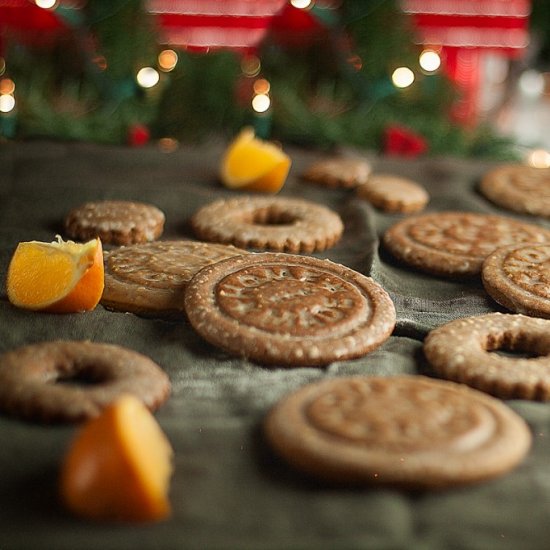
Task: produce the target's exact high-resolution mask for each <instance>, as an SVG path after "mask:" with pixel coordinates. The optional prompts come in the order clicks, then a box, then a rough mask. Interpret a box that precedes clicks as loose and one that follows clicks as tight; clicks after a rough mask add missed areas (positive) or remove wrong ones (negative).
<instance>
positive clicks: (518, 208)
mask: <svg viewBox="0 0 550 550" xmlns="http://www.w3.org/2000/svg"><path fill="white" fill-rule="evenodd" d="M480 191H481V192H482V194H483V195H485V196H486V197H487V198H488V199H489V200H490V201H492V202H493V203H495V204H497V205H498V206H501V207H502V208H506V209H507V210H512V211H513V212H519V213H521V214H531V215H534V216H543V217H546V218H548V217H550V168H535V167H534V166H527V165H524V164H507V165H503V166H498V167H497V168H494V169H492V170H490V171H489V172H487V173H486V174H485V175H484V176H483V178H482V180H481V183H480Z"/></svg>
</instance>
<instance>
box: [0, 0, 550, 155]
mask: <svg viewBox="0 0 550 550" xmlns="http://www.w3.org/2000/svg"><path fill="white" fill-rule="evenodd" d="M549 50H550V2H547V1H544V0H347V1H346V0H0V140H3V141H7V140H16V141H17V140H30V139H45V138H46V139H55V140H65V141H67V140H73V141H74V140H77V141H88V142H96V143H111V144H125V145H129V146H132V147H140V146H145V145H149V146H151V145H155V146H158V147H159V148H161V149H162V150H163V151H166V152H170V151H172V150H175V149H176V148H177V147H178V146H179V145H180V144H182V143H197V142H200V141H202V140H205V139H207V138H209V137H211V136H212V135H216V136H227V137H229V136H232V135H234V134H235V133H236V132H237V131H238V129H240V128H241V127H242V126H244V125H252V126H254V128H255V130H256V133H257V134H258V135H259V136H261V137H264V138H269V139H274V140H281V141H285V142H288V143H295V144H298V145H300V146H304V147H315V148H323V149H330V148H335V147H342V146H351V147H360V148H366V149H369V150H373V151H376V152H379V153H381V154H387V155H400V156H404V157H415V156H419V155H447V154H448V155H457V156H462V157H470V158H471V157H480V158H495V159H497V158H498V159H507V158H509V159H512V158H518V157H523V158H527V159H528V160H530V161H531V162H532V163H534V164H536V165H550V160H549V157H550V153H548V151H549V150H550V132H549V131H547V128H549V127H550V56H549Z"/></svg>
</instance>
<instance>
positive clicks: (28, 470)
mask: <svg viewBox="0 0 550 550" xmlns="http://www.w3.org/2000/svg"><path fill="white" fill-rule="evenodd" d="M223 147H224V144H223V143H221V142H213V143H208V144H204V145H201V146H197V147H192V148H191V147H181V148H180V149H179V150H177V151H176V152H174V153H171V154H166V153H163V152H161V151H160V150H158V149H157V148H156V147H155V146H153V145H151V146H149V147H146V148H143V149H129V148H122V147H105V146H101V145H89V144H63V143H47V142H29V143H22V144H7V145H4V146H2V148H1V149H0V280H1V281H2V284H4V281H5V276H6V270H7V266H8V263H9V259H10V257H11V254H12V253H13V250H14V249H15V246H16V245H17V243H18V242H20V241H26V240H39V241H50V240H54V238H55V235H56V234H57V233H60V234H62V233H63V229H62V221H63V218H64V217H65V215H66V214H67V212H68V211H69V210H70V209H71V208H72V207H74V206H77V205H78V204H80V203H82V202H84V201H87V200H100V199H125V200H139V201H143V202H149V203H152V204H155V205H156V206H158V207H159V208H161V209H162V210H163V211H164V212H165V214H166V218H167V223H166V229H165V233H164V235H163V238H192V237H193V235H192V233H191V231H190V228H189V225H188V221H189V217H190V215H191V214H192V213H193V212H194V211H195V210H196V209H197V208H198V207H200V206H201V205H203V204H206V203H207V202H210V201H211V200H213V199H215V198H219V197H230V196H234V195H235V191H231V190H228V189H225V188H223V187H222V186H221V185H220V183H219V182H218V180H217V169H218V164H219V160H220V157H221V154H222V152H223ZM288 153H289V154H290V156H291V157H292V160H293V165H292V168H291V172H290V175H289V178H288V181H287V183H286V185H285V187H284V188H283V190H282V191H281V194H282V195H285V196H299V197H303V198H307V199H310V200H313V201H316V202H319V203H322V204H325V205H328V206H330V207H332V208H333V209H334V210H336V211H337V212H338V213H340V215H341V216H342V218H343V219H344V221H345V233H344V236H343V238H342V240H341V241H340V242H339V243H338V244H337V245H336V246H335V247H334V248H332V249H330V250H327V251H324V252H322V253H318V254H316V256H318V257H322V258H330V259H332V260H334V261H336V262H340V263H343V264H345V265H347V266H349V267H351V268H353V269H355V270H357V271H360V272H362V273H365V274H367V275H371V276H372V277H373V278H374V279H376V280H377V281H378V282H380V283H381V284H382V285H383V286H384V288H386V290H388V292H389V293H390V295H391V297H392V299H393V300H394V303H395V305H396V308H397V317H398V322H397V326H396V329H395V331H394V334H393V335H392V337H391V338H390V339H389V340H388V341H387V342H386V343H385V344H384V345H383V346H382V347H381V348H379V349H378V350H376V351H374V352H372V353H370V354H368V355H367V356H365V357H363V358H360V359H356V360H351V361H342V362H336V363H333V364H331V365H329V366H327V367H325V368H296V369H292V368H266V367H262V366H259V365H256V364H252V363H250V362H247V361H244V360H241V359H238V358H234V357H230V356H228V355H226V354H225V353H224V352H222V351H220V350H218V349H216V348H214V347H212V346H210V345H208V344H206V343H204V342H203V341H202V339H201V338H200V337H199V336H198V335H197V334H195V332H194V331H193V330H192V329H191V327H190V326H189V325H188V324H187V323H186V321H184V320H180V321H177V320H171V321H165V320H160V319H148V318H143V317H139V316H136V315H133V314H125V313H116V312H111V311H107V310H105V309H104V308H103V307H101V306H99V307H98V308H96V309H95V310H94V311H93V312H89V313H82V314H69V315H54V314H47V313H34V312H28V311H24V310H19V309H16V308H14V307H12V306H11V305H10V304H9V302H8V300H7V297H6V293H5V289H4V288H3V289H2V293H1V301H0V352H3V351H6V350H10V349H13V348H15V347H17V346H20V345H23V344H27V343H32V342H38V341H43V340H52V339H58V338H62V339H89V340H93V341H97V342H112V343H118V344H121V345H124V346H126V347H129V348H132V349H135V350H137V351H139V352H141V353H144V354H146V355H148V356H150V357H151V358H152V359H153V360H155V361H156V362H157V363H158V364H159V365H161V366H162V368H163V369H165V370H166V372H167V373H168V375H169V376H170V379H171V381H172V386H173V393H172V396H171V398H170V399H169V401H168V402H167V403H166V404H165V405H164V406H163V407H162V408H161V409H160V410H159V411H158V413H157V414H156V416H157V419H158V421H159V423H160V424H161V426H162V428H163V430H164V431H165V432H166V434H167V436H168V438H169V439H170V441H171V443H172V445H173V447H174V451H175V464H174V465H175V471H174V476H173V478H172V484H171V493H170V499H171V502H172V506H173V514H172V517H171V518H170V519H169V520H168V521H166V522H163V523H159V524H156V525H144V526H142V525H137V526H136V525H110V524H103V523H91V522H88V521H85V520H81V519H77V518H74V517H72V516H71V515H70V514H69V513H68V512H67V511H66V510H65V509H64V508H63V507H62V505H61V504H60V502H59V499H58V495H57V483H58V473H59V467H60V463H61V459H62V457H63V454H64V452H65V450H66V449H67V446H68V444H69V442H70V440H71V438H72V437H73V436H74V434H75V431H76V429H77V427H76V426H58V425H54V426H41V425H38V424H33V423H30V422H22V421H19V420H15V419H12V418H10V417H7V416H0V477H1V481H0V550H7V549H12V548H22V549H23V548H24V549H29V548H33V549H39V548H44V549H49V550H51V549H71V550H74V549H75V548H79V549H87V548H90V549H95V548H98V549H99V548H101V549H111V548H112V549H119V548H133V549H137V548H151V549H153V548H154V549H173V548H174V549H175V548H201V549H202V548H239V549H241V548H251V549H256V548H258V549H260V548H315V549H321V548H327V549H329V548H331V549H332V548H357V549H365V548H373V549H400V548H403V549H422V550H425V549H427V550H429V549H439V548H450V549H463V548H468V549H480V550H481V549H483V550H487V549H491V548H498V549H509V550H516V549H518V548H529V549H537V548H541V549H542V548H547V547H548V539H549V537H550V460H549V459H550V405H549V404H545V403H531V402H526V401H520V400H514V401H509V402H508V403H509V405H510V406H511V407H512V408H513V409H514V410H516V411H517V412H518V413H519V414H521V415H522V416H523V418H525V420H526V421H527V422H528V423H529V426H530V428H531V430H532V432H533V435H534V444H533V448H532V450H531V452H530V454H529V456H528V457H527V459H526V460H525V461H524V462H523V463H522V464H521V465H520V466H519V467H518V468H517V469H516V470H515V471H514V472H513V473H511V474H509V475H507V476H504V477H501V478H499V479H497V480H494V481H490V482H487V483H484V484H480V485H477V486H474V487H468V488H459V489H452V490H447V491H443V492H425V493H409V492H404V491H397V490H389V489H380V488H376V489H368V488H367V489H364V488H361V489H359V488H356V489H351V488H345V489H342V488H337V487H334V486H327V485H324V484H323V483H320V482H317V481H313V480H311V479H308V478H307V477H305V476H303V475H301V474H299V473H297V472H295V471H293V470H291V469H290V468H289V467H288V466H287V465H286V464H284V463H283V462H282V461H281V460H280V459H279V458H278V457H277V456H275V455H274V454H273V453H272V452H271V450H270V449H269V447H268V446H267V445H266V443H265V441H264V439H263V437H262V431H261V423H262V420H263V418H264V416H265V414H266V412H267V411H268V410H269V408H270V407H271V406H272V405H273V404H274V403H275V402H276V401H277V400H278V399H279V398H280V397H282V396H284V395H285V394H287V393H288V392H290V391H292V390H294V389H296V388H298V387H300V386H302V385H303V384H305V383H307V382H310V381H314V380H318V379H321V378H323V377H335V376H346V375H352V374H379V375H388V376H389V375H393V374H400V373H411V374H415V373H429V368H428V367H427V365H426V364H425V362H424V360H423V357H422V351H421V348H422V340H423V338H424V336H425V335H426V333H427V332H428V331H429V330H430V329H431V328H433V327H435V326H438V325H440V324H442V323H444V322H446V321H449V320H451V319H454V318H457V317H463V316H467V315H473V314H480V313H485V312H490V311H495V310H498V309H499V308H498V306H497V305H496V304H495V303H494V302H492V300H490V299H489V298H488V296H487V295H486V294H485V292H484V290H483V287H482V285H481V284H480V282H479V281H478V280H475V279H474V280H470V281H461V282H454V281H448V280H443V279H438V278H435V277H431V276H428V275H423V274H420V273H416V272H412V271H410V270H408V269H407V268H405V267H403V266H400V265H398V264H397V263H396V262H394V261H393V260H392V259H391V257H389V256H388V255H387V254H386V253H385V252H384V250H383V249H381V248H380V246H379V239H380V236H381V234H382V233H383V231H384V230H385V229H386V228H387V227H389V226H390V225H391V224H392V223H394V222H396V221H398V220H399V219H401V218H402V216H401V215H397V214H396V215H388V214H383V213H380V212H378V211H376V210H375V209H373V208H372V207H370V206H369V205H368V204H367V203H365V202H363V201H361V200H359V199H357V198H356V197H355V194H354V192H353V191H350V190H342V189H325V188H322V187H321V186H318V185H315V184H308V183H305V182H303V181H301V180H300V178H299V174H300V172H301V171H302V170H303V169H304V168H306V167H307V166H308V165H309V163H311V162H313V161H315V160H319V159H321V158H322V157H323V153H321V152H318V151H311V150H299V149H288ZM370 160H371V161H372V165H373V169H374V170H375V171H377V172H389V173H394V174H398V175H401V176H407V177H410V178H413V179H415V180H417V181H418V182H420V183H422V184H423V185H424V186H425V187H426V188H427V189H428V191H429V193H430V195H431V201H430V204H429V206H428V210H429V211H441V210H466V211H475V212H487V213H500V214H506V213H505V212H503V211H502V210H500V209H499V208H497V207H496V206H494V205H492V204H490V203H489V202H488V201H487V200H486V199H484V198H483V197H482V196H481V195H480V194H479V193H478V191H477V183H478V181H479V178H480V176H481V175H482V174H483V173H484V172H485V171H486V170H487V169H488V168H490V166H491V165H490V164H488V163H483V162H473V161H465V160H456V159H422V160H407V161H405V160H401V159H383V158H377V157H374V156H371V157H370ZM515 217H516V218H520V219H528V218H521V216H515ZM530 221H535V222H536V223H540V224H542V225H545V224H546V225H547V222H545V221H543V220H540V219H537V220H532V219H530Z"/></svg>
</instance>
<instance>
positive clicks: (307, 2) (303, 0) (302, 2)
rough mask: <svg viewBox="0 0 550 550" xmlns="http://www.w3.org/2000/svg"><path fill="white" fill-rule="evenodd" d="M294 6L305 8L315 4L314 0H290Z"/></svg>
mask: <svg viewBox="0 0 550 550" xmlns="http://www.w3.org/2000/svg"><path fill="white" fill-rule="evenodd" d="M290 3H291V5H292V7H294V8H298V9H300V10H305V9H307V8H309V7H310V6H311V5H312V4H313V0H290Z"/></svg>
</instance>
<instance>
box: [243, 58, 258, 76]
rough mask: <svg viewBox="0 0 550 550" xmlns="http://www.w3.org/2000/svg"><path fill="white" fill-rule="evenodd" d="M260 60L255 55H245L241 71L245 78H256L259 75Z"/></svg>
mask: <svg viewBox="0 0 550 550" xmlns="http://www.w3.org/2000/svg"><path fill="white" fill-rule="evenodd" d="M260 69H261V63H260V59H259V58H258V57H257V56H255V55H247V56H245V57H243V58H242V61H241V71H242V72H243V74H244V75H246V76H257V75H258V74H260Z"/></svg>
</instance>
